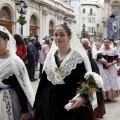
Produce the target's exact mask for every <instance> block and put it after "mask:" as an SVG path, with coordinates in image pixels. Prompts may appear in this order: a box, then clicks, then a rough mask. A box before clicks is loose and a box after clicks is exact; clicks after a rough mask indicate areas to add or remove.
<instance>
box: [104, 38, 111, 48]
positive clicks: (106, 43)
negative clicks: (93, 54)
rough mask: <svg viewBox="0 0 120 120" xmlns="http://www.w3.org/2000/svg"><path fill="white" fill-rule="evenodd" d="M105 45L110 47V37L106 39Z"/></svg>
mask: <svg viewBox="0 0 120 120" xmlns="http://www.w3.org/2000/svg"><path fill="white" fill-rule="evenodd" d="M104 46H105V47H109V46H110V41H109V40H108V39H106V40H104Z"/></svg>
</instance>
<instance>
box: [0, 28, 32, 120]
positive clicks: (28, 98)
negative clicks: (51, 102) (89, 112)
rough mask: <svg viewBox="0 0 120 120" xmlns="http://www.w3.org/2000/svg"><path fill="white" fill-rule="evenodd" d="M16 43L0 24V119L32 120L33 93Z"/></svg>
mask: <svg viewBox="0 0 120 120" xmlns="http://www.w3.org/2000/svg"><path fill="white" fill-rule="evenodd" d="M15 53H16V44H15V40H14V38H13V36H12V35H11V34H10V33H9V31H8V30H7V29H6V28H5V27H3V26H0V120H32V114H31V108H32V105H33V102H34V93H33V89H32V86H31V83H30V80H29V77H28V73H27V70H26V67H25V65H24V63H23V61H22V60H21V59H20V58H19V57H18V56H17V55H16V54H15Z"/></svg>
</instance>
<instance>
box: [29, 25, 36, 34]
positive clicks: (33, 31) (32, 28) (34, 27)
mask: <svg viewBox="0 0 120 120" xmlns="http://www.w3.org/2000/svg"><path fill="white" fill-rule="evenodd" d="M34 35H37V27H36V26H32V25H31V26H30V36H34Z"/></svg>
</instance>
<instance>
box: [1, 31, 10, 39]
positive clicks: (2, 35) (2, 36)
mask: <svg viewBox="0 0 120 120" xmlns="http://www.w3.org/2000/svg"><path fill="white" fill-rule="evenodd" d="M0 37H1V38H3V39H4V40H6V39H8V40H9V36H8V35H7V33H4V32H2V31H0Z"/></svg>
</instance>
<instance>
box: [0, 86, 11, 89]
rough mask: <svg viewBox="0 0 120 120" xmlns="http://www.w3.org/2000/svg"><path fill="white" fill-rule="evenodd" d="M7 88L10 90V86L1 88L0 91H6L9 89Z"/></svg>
mask: <svg viewBox="0 0 120 120" xmlns="http://www.w3.org/2000/svg"><path fill="white" fill-rule="evenodd" d="M9 88H11V86H10V85H8V86H5V87H3V88H0V90H7V89H9Z"/></svg>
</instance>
